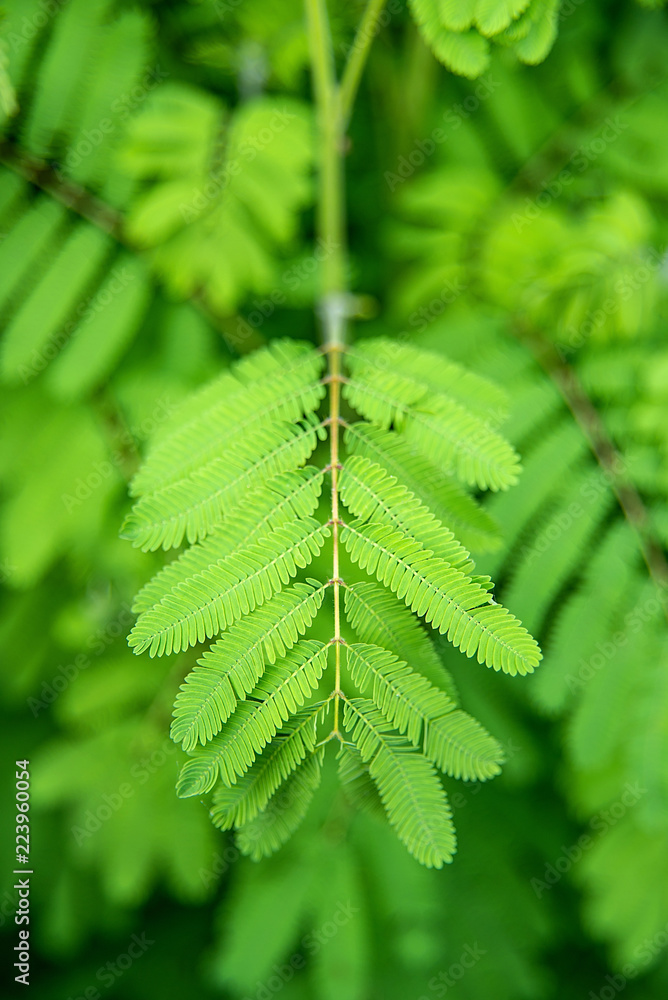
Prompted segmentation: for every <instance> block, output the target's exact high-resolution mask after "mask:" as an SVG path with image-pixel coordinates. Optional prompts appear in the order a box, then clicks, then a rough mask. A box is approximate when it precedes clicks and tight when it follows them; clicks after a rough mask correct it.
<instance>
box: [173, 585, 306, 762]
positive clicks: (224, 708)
mask: <svg viewBox="0 0 668 1000" xmlns="http://www.w3.org/2000/svg"><path fill="white" fill-rule="evenodd" d="M324 596H325V586H323V585H322V584H319V583H317V582H315V581H312V582H310V583H309V584H305V583H296V584H295V585H294V587H292V588H290V589H289V590H284V591H283V592H282V593H280V594H276V595H275V596H274V597H272V598H271V599H270V600H269V601H267V603H266V604H263V605H262V607H261V608H259V609H258V610H257V611H255V612H253V614H251V615H247V616H246V617H245V618H243V619H242V620H241V621H239V622H237V623H235V624H234V625H232V627H231V628H230V629H228V631H227V632H226V633H225V634H224V636H223V637H222V639H219V640H218V642H216V643H215V644H214V645H213V646H212V647H211V649H209V650H207V652H206V653H205V654H204V656H202V657H201V658H200V659H199V660H198V664H199V666H197V667H195V669H194V670H193V671H191V672H190V673H189V674H188V677H187V678H186V680H185V682H184V684H182V686H181V689H180V691H179V693H178V695H177V697H176V703H175V705H174V722H173V724H172V733H171V735H172V739H173V740H175V741H176V742H177V743H181V744H182V746H183V749H184V750H192V749H193V747H195V746H196V745H197V743H198V742H199V743H201V744H202V745H204V744H205V743H206V742H207V741H208V740H211V739H213V737H214V736H215V735H216V733H218V732H220V729H221V728H222V726H223V724H224V723H225V722H226V721H227V719H228V718H229V717H230V715H231V714H232V712H233V711H234V709H235V708H236V706H237V703H238V701H239V700H240V699H241V700H243V699H244V698H245V697H246V695H248V694H250V693H251V691H252V690H253V689H254V688H255V686H256V684H257V682H258V681H259V679H260V677H261V676H262V674H263V673H264V670H265V667H266V665H267V664H269V663H275V662H276V660H277V658H279V657H283V656H285V654H286V653H287V651H288V650H289V649H291V648H292V647H293V646H294V645H295V643H296V642H297V641H298V639H299V637H300V636H303V635H304V633H305V632H306V630H307V628H308V627H309V626H310V625H311V623H312V622H313V619H314V618H315V616H316V614H317V613H318V609H319V608H320V606H321V604H322V602H323V598H324Z"/></svg>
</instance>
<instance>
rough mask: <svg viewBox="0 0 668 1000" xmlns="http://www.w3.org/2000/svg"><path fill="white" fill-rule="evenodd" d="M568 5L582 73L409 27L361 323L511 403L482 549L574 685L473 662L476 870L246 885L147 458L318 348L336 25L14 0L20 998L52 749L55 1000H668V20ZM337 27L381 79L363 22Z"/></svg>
mask: <svg viewBox="0 0 668 1000" xmlns="http://www.w3.org/2000/svg"><path fill="white" fill-rule="evenodd" d="M537 2H538V0H534V3H537ZM541 2H542V0H541ZM543 6H544V7H545V10H546V11H547V12H548V14H550V12H551V14H550V17H551V20H550V26H551V27H550V31H552V29H555V32H552V33H556V41H554V45H553V46H552V48H551V50H550V51H549V54H547V56H546V58H545V60H544V61H543V62H541V63H540V65H536V66H533V65H524V64H523V63H521V62H519V61H518V59H517V54H516V52H515V51H514V50H513V47H512V46H511V47H503V46H502V45H494V46H492V49H491V53H490V60H489V63H488V65H487V66H486V68H482V69H481V74H480V75H479V77H478V78H477V79H467V78H465V77H463V76H459V75H456V74H453V73H451V72H448V71H447V69H445V68H444V67H443V66H442V65H441V64H440V63H439V62H438V61H437V60H436V59H435V58H434V56H433V55H432V54H431V52H430V50H429V48H428V47H427V46H426V45H425V42H424V40H423V38H422V36H421V34H420V32H419V31H418V29H417V27H416V25H415V23H414V21H413V20H412V18H411V14H410V11H409V10H408V9H407V8H406V6H405V5H404V4H403V3H399V2H398V0H394V2H392V3H390V4H389V5H388V7H387V12H386V15H385V16H384V18H383V26H382V30H381V31H380V32H379V34H378V37H377V38H376V39H375V41H374V48H373V52H372V55H371V58H370V62H369V65H368V69H367V73H366V76H365V80H364V83H363V87H362V91H361V94H360V98H359V102H358V106H357V108H356V110H355V114H354V117H353V120H352V124H351V128H350V145H349V149H348V151H347V174H348V188H349V190H348V202H349V237H350V253H351V265H350V282H351V287H352V288H353V289H354V290H355V292H356V293H358V294H359V301H358V311H359V313H360V320H359V322H358V324H357V327H356V335H357V336H367V335H369V334H378V333H380V332H383V333H388V332H389V333H390V334H391V335H393V336H396V337H401V338H409V339H410V340H411V341H413V342H415V343H418V344H421V345H422V346H425V347H428V348H430V349H432V350H437V351H443V352H444V353H445V354H447V355H448V356H450V357H454V358H455V359H457V360H459V361H461V362H463V363H465V364H467V365H469V366H470V367H472V368H473V369H475V370H476V371H478V372H480V373H482V374H486V375H488V376H490V377H492V378H493V379H495V380H496V381H498V382H499V383H500V384H502V385H503V386H504V387H505V388H506V389H507V390H508V392H509V395H510V398H511V404H512V405H511V412H510V415H509V419H508V420H507V422H506V424H505V425H504V430H505V432H506V434H507V435H508V436H509V437H510V438H511V439H512V440H513V442H514V443H515V444H516V446H517V448H518V449H519V451H520V453H521V455H522V457H523V464H524V472H523V475H522V479H521V483H520V485H519V486H518V487H516V488H515V489H513V490H511V491H510V492H509V493H507V494H501V495H498V496H496V497H493V498H491V500H488V501H486V506H487V509H488V511H489V513H490V515H491V516H492V517H493V518H494V519H495V520H496V522H497V524H498V526H499V542H498V544H497V546H496V548H495V549H493V550H491V551H483V549H482V548H481V549H479V550H478V551H474V554H475V556H476V559H477V562H478V564H479V566H480V568H481V571H483V572H490V573H492V575H493V576H494V578H495V579H496V580H497V581H498V587H497V592H498V594H499V595H500V598H501V599H502V600H503V601H504V603H505V604H506V605H508V606H509V607H510V608H511V609H512V610H513V611H514V612H515V613H516V614H517V615H518V616H519V617H521V618H522V620H523V621H524V622H525V624H526V625H527V626H528V627H529V628H530V629H531V630H532V631H533V632H534V634H536V635H537V636H538V637H539V638H540V641H541V643H542V645H543V648H544V651H545V661H544V663H543V665H542V666H541V668H540V670H539V671H537V673H536V675H535V676H534V677H531V678H526V679H519V678H517V679H509V678H505V677H498V676H496V675H491V674H490V673H489V672H485V671H483V670H482V669H481V668H479V667H477V666H476V665H474V664H473V665H472V664H471V663H469V661H467V660H466V659H465V658H464V657H462V656H460V655H459V654H457V653H455V652H453V651H452V650H451V649H449V648H448V647H447V646H446V644H442V647H441V649H440V651H441V653H442V655H443V657H444V659H445V662H446V663H447V666H448V668H449V669H450V670H451V672H452V674H453V676H454V677H455V680H456V683H457V686H458V688H459V691H460V695H461V699H462V703H463V705H464V707H466V708H467V709H468V710H469V711H470V712H472V713H473V714H474V715H476V717H477V718H479V719H480V720H481V721H482V722H483V723H484V724H485V725H486V727H487V728H488V729H489V730H490V731H491V732H492V733H494V734H495V735H496V736H497V737H498V738H499V739H501V740H502V742H503V743H504V745H505V748H506V755H507V758H508V760H507V764H506V766H505V768H504V774H503V775H502V777H501V778H499V779H496V780H495V781H494V782H492V783H490V784H489V785H475V784H472V785H459V786H455V785H453V786H452V787H451V788H450V789H449V790H450V793H451V796H452V804H453V808H454V813H455V821H456V824H457V829H458V838H459V851H458V855H457V857H456V859H455V862H454V864H453V865H451V866H448V867H446V868H445V869H444V870H442V871H439V872H434V871H427V870H425V869H422V868H420V867H419V866H418V865H417V864H416V863H415V862H413V861H412V860H411V859H410V858H409V856H408V855H407V854H406V853H405V852H404V850H403V848H402V847H401V845H400V844H399V843H398V842H396V840H395V839H394V837H393V835H392V834H391V832H390V831H389V830H388V829H387V828H386V827H384V826H382V825H380V824H378V823H376V822H375V821H374V820H373V819H372V818H369V817H366V816H364V815H356V814H354V813H352V812H351V811H350V810H349V809H348V808H347V807H346V806H345V804H343V803H338V804H336V805H335V807H334V808H333V810H332V811H330V812H328V813H327V816H326V818H323V816H322V815H320V814H318V813H317V811H316V812H315V813H314V815H313V816H311V817H310V818H309V819H308V820H307V822H306V824H305V825H304V827H303V828H302V829H301V830H300V832H299V833H298V835H297V836H296V837H295V838H294V840H293V841H292V842H291V844H290V845H288V846H287V847H286V848H285V849H284V850H283V851H281V852H279V854H277V855H276V856H275V857H274V858H272V859H270V860H269V861H265V862H262V863H261V864H254V863H252V862H251V861H249V860H248V859H247V858H242V857H241V856H240V854H239V852H238V850H237V848H236V847H235V845H234V843H233V841H232V840H231V839H230V838H228V835H226V834H223V833H220V832H219V831H216V830H215V829H214V828H213V826H212V825H211V824H210V822H209V819H208V815H207V808H206V803H204V802H199V801H193V800H188V801H183V800H178V799H177V798H176V796H175V794H174V782H175V778H176V774H177V771H178V767H179V759H180V757H181V752H180V751H178V752H177V749H176V747H175V746H174V745H173V744H171V743H170V741H169V739H168V730H169V720H170V714H171V705H172V702H173V699H174V695H175V692H176V690H177V688H178V685H179V683H180V680H181V679H182V677H183V674H184V672H185V671H186V670H187V669H188V668H189V667H190V666H191V665H192V664H193V663H194V660H195V658H196V654H195V653H190V654H189V655H182V656H180V657H172V658H166V659H165V660H164V661H161V662H156V661H153V660H150V659H148V658H146V657H141V658H136V657H134V656H132V655H131V653H130V651H129V649H128V647H127V644H126V639H125V637H126V635H127V632H128V631H129V628H130V626H131V623H132V620H133V618H132V614H131V611H130V605H131V602H132V597H133V595H134V593H135V592H136V591H137V589H138V588H139V586H140V585H141V584H142V583H143V582H144V581H145V580H146V579H148V578H149V576H150V575H151V574H152V573H153V572H154V571H155V569H156V568H157V567H158V566H159V565H160V563H161V557H160V556H159V555H155V556H152V557H147V556H144V555H141V554H140V553H138V552H137V551H136V550H134V549H133V548H132V547H131V546H130V544H129V543H127V542H124V541H122V540H120V539H119V537H118V533H119V528H120V525H121V523H122V520H123V517H124V515H125V513H126V512H127V510H128V507H129V501H128V494H127V483H128V480H129V479H130V477H131V476H132V474H133V472H134V471H135V470H136V468H137V466H138V463H139V462H140V460H141V456H142V454H143V453H144V451H145V448H146V443H147V441H148V440H150V439H152V438H154V437H155V436H159V435H160V434H161V433H164V432H165V431H166V430H167V429H169V427H170V421H173V420H174V413H175V411H176V409H177V407H178V404H179V403H180V401H181V400H182V399H183V398H184V397H185V396H186V395H187V394H188V393H190V392H191V391H192V390H194V389H195V388H197V387H198V386H200V385H201V384H203V383H204V382H206V381H207V380H208V379H209V378H211V377H212V376H214V375H215V374H217V373H218V372H219V371H220V370H221V369H222V368H224V367H225V366H227V365H229V364H230V363H231V362H232V361H233V360H234V358H236V357H238V356H239V355H242V354H245V353H247V352H248V351H249V350H252V349H253V348H254V347H257V346H260V345H262V344H264V343H266V342H268V341H269V340H271V339H272V338H275V337H285V336H287V337H297V338H303V339H310V340H315V339H316V338H317V332H316V325H315V322H314V316H313V306H314V300H315V295H316V288H317V280H318V272H319V268H320V263H321V259H322V257H323V255H325V254H326V253H327V252H328V251H327V248H326V247H322V246H321V247H317V248H316V249H315V250H314V236H313V205H314V197H315V184H314V160H315V156H316V150H315V138H314V122H313V109H312V104H311V97H310V80H309V73H308V51H307V45H306V38H305V31H304V19H303V12H302V7H301V3H300V2H299V0H216V2H214V0H199V2H198V0H165V2H150V0H144V2H131V0H128V2H124V0H117V2H114V0H106V2H105V0H3V2H2V3H1V4H0V135H1V139H0V320H1V322H2V325H3V334H2V338H1V340H0V379H1V382H2V399H1V402H0V421H1V423H2V436H1V440H0V477H1V479H0V499H1V525H0V583H1V585H2V609H3V610H2V623H1V625H0V650H1V652H2V656H1V660H2V667H1V670H2V680H1V684H0V699H1V702H2V708H1V711H2V724H1V725H0V749H1V753H0V767H1V768H2V770H3V775H4V779H3V782H2V788H3V796H4V797H5V798H4V801H3V804H2V815H3V823H2V828H1V837H2V851H1V855H2V858H3V866H2V871H0V930H1V931H2V937H3V945H4V949H5V955H6V956H7V962H6V966H5V969H4V970H3V976H5V981H6V982H7V984H8V988H10V989H11V987H13V985H14V984H13V982H12V979H13V974H12V973H11V970H10V966H11V962H12V961H13V959H10V958H9V956H10V954H12V948H13V946H14V944H15V942H16V927H15V925H14V923H13V914H14V909H15V906H16V899H15V894H14V892H13V890H12V888H11V887H12V884H13V876H12V874H11V871H12V865H13V843H14V828H13V827H14V820H13V816H12V809H11V802H12V798H13V784H14V774H13V772H14V761H15V760H17V759H21V760H22V759H25V758H28V759H29V760H30V762H31V778H32V792H31V823H32V829H33V833H32V840H31V848H32V862H33V868H34V871H35V874H34V876H33V878H32V911H31V912H32V920H31V949H32V989H33V991H34V993H33V995H35V996H38V997H39V998H40V1000H52V998H53V1000H56V998H63V1000H66V998H68V997H72V998H75V997H86V998H87V1000H93V998H98V997H107V996H109V997H112V996H114V997H122V998H128V1000H132V998H135V997H136V998H139V997H141V998H142V1000H146V998H151V997H157V996H165V995H166V996H171V995H183V996H192V997H198V998H203V1000H204V998H206V1000H208V998H212V1000H213V998H223V1000H228V998H229V1000H271V998H273V997H274V996H280V997H281V998H284V1000H306V998H309V1000H334V998H336V1000H380V998H382V1000H394V998H396V1000H424V998H427V1000H432V998H438V997H443V996H451V995H452V996H456V997H458V998H460V1000H489V998H490V997H494V1000H551V998H565V997H568V998H578V997H582V998H583V1000H585V998H592V997H594V998H601V1000H612V998H613V997H615V996H617V994H622V993H623V995H624V997H628V998H629V1000H631V998H636V997H637V998H642V1000H659V998H662V997H664V996H665V995H666V990H667V989H668V632H667V630H666V613H665V607H666V605H665V592H666V591H665V588H666V582H667V581H668V573H667V572H666V562H665V549H666V543H667V542H668V507H667V504H666V500H667V496H668V465H667V464H666V458H667V456H668V344H667V343H666V335H665V328H666V327H665V324H666V315H667V311H668V310H667V303H668V289H667V281H668V269H667V266H666V256H665V247H666V233H667V230H668V130H667V129H666V120H667V112H668V81H667V79H666V73H667V67H668V59H667V55H668V16H667V15H666V13H665V12H664V11H662V10H661V5H660V4H659V3H656V2H649V3H645V4H644V5H640V4H638V3H636V2H634V0H619V2H618V0H614V2H610V0H588V2H582V0H579V2H578V0H565V2H564V3H563V4H562V5H561V6H559V4H555V3H552V4H550V3H545V4H543ZM329 8H330V13H331V17H332V25H333V33H334V44H335V49H336V52H337V57H338V58H339V60H341V61H342V60H344V58H345V56H346V53H347V52H348V51H349V48H350V45H351V43H352V39H353V37H354V30H355V26H356V24H357V23H358V21H359V18H360V15H361V12H362V9H363V5H362V4H361V3H360V2H356V0H330V3H329ZM551 40H552V39H551V36H550V38H549V39H547V42H546V45H545V48H546V49H549V48H550V44H549V43H550V42H551ZM7 970H9V971H7ZM3 990H4V986H3Z"/></svg>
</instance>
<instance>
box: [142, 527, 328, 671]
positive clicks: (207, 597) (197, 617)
mask: <svg viewBox="0 0 668 1000" xmlns="http://www.w3.org/2000/svg"><path fill="white" fill-rule="evenodd" d="M329 533H330V531H329V528H327V527H323V525H321V524H319V523H318V522H317V521H316V520H314V518H303V519H301V520H298V521H293V522H292V523H291V524H290V525H286V526H285V527H282V528H277V529H276V530H275V531H271V532H270V533H269V534H268V535H266V537H265V538H264V539H263V540H262V542H261V543H255V544H253V545H249V546H248V548H245V549H242V550H241V551H239V552H237V553H236V554H235V555H234V556H230V557H229V558H228V559H225V560H219V561H218V562H217V563H215V564H213V565H212V566H211V567H209V569H207V570H205V571H204V572H202V573H197V574H195V576H194V577H192V578H191V579H189V580H188V581H186V582H185V583H183V584H178V585H177V586H176V587H174V588H173V590H171V591H170V592H168V594H167V595H166V596H165V597H163V598H162V600H161V601H160V603H159V604H156V605H155V606H154V607H153V608H150V609H149V610H148V611H145V612H144V613H143V614H142V615H140V616H139V619H138V621H137V623H136V625H135V626H134V628H133V630H132V633H131V635H130V639H129V642H130V645H131V646H133V647H134V648H135V651H136V652H137V653H141V652H143V651H144V650H146V649H148V650H149V652H150V653H151V655H153V656H155V655H159V656H161V655H162V654H163V653H171V652H172V650H175V651H178V650H182V649H187V648H188V646H194V645H195V643H197V642H204V640H205V639H207V638H209V639H211V638H213V636H215V635H217V634H218V633H219V632H221V631H222V630H223V629H224V628H225V627H227V626H228V625H231V624H232V622H234V621H236V620H237V619H238V618H240V617H242V615H245V614H248V613H249V612H250V611H253V610H254V609H255V608H256V607H258V606H259V605H261V604H262V603H263V602H264V601H266V600H267V599H268V598H269V597H271V596H272V595H273V594H275V593H277V592H278V591H279V590H281V589H282V588H283V586H284V585H285V584H287V583H288V582H289V580H290V578H291V577H293V576H295V574H296V573H297V570H298V569H300V568H301V569H304V568H305V567H306V566H308V565H309V563H310V562H311V560H312V559H313V557H314V556H316V555H317V554H318V553H319V552H320V549H321V548H322V546H323V545H324V542H325V539H326V538H327V537H328V535H329Z"/></svg>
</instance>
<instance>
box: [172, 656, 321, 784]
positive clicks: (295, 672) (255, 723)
mask: <svg viewBox="0 0 668 1000" xmlns="http://www.w3.org/2000/svg"><path fill="white" fill-rule="evenodd" d="M327 650H328V647H327V646H326V645H325V644H324V643H322V642H315V641H313V640H302V641H301V642H299V643H297V645H296V646H294V647H293V648H292V649H291V650H290V652H289V653H287V654H286V656H285V657H283V659H281V660H279V661H277V662H276V663H275V664H273V665H272V666H271V667H269V668H268V669H267V670H266V671H265V673H264V675H263V677H262V678H261V680H260V682H259V683H258V685H257V686H256V687H255V688H254V690H253V700H252V701H245V702H243V704H241V705H239V707H238V708H237V710H236V712H235V713H234V714H233V715H232V716H231V717H230V719H229V720H228V722H227V725H226V727H225V732H223V733H219V734H218V735H217V736H214V738H213V739H212V740H211V741H210V742H209V743H208V744H207V745H206V747H204V748H202V749H201V750H198V751H196V752H195V754H194V756H193V757H192V758H191V759H190V760H189V761H187V762H186V763H185V764H184V765H183V768H182V770H181V774H180V776H179V781H178V784H177V792H178V794H179V795H180V796H181V797H183V798H186V797H188V796H190V795H200V794H202V793H203V792H209V791H211V789H212V788H213V786H214V785H215V783H216V781H217V780H218V778H219V777H220V778H221V779H222V781H223V782H224V783H225V784H227V785H233V784H234V783H235V782H236V781H237V780H238V778H239V777H240V776H241V775H242V774H245V773H246V771H247V770H248V768H249V767H250V766H251V764H252V763H253V761H254V760H255V758H256V757H257V755H258V754H259V753H261V752H262V750H263V749H264V747H265V746H266V745H267V744H268V743H269V742H270V741H271V740H272V739H273V738H274V737H275V736H276V734H277V733H278V732H279V730H280V729H281V727H282V725H283V723H285V722H287V720H288V719H289V718H290V716H291V715H295V714H296V713H297V711H298V709H299V708H301V707H302V706H303V705H304V703H305V701H306V699H307V698H309V697H310V696H311V695H312V694H313V692H314V691H315V690H316V688H317V687H318V682H319V681H320V678H321V677H322V673H323V671H324V669H325V665H326V661H327Z"/></svg>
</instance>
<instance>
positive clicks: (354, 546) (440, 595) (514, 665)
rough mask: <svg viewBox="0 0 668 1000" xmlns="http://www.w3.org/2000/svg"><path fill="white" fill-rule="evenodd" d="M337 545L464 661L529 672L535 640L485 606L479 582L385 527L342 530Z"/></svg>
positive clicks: (534, 662)
mask: <svg viewBox="0 0 668 1000" xmlns="http://www.w3.org/2000/svg"><path fill="white" fill-rule="evenodd" d="M342 540H343V542H344V544H345V546H346V548H347V550H348V552H349V554H350V557H351V559H352V560H353V562H355V563H357V564H358V565H359V566H360V567H361V568H362V569H365V570H366V571H367V572H368V573H370V574H371V575H375V576H376V578H377V579H378V580H379V581H380V582H381V583H383V584H385V585H386V586H388V587H389V588H390V589H391V590H392V591H393V592H394V593H396V594H397V596H398V597H400V598H401V599H402V600H404V601H405V602H406V604H407V605H408V607H410V608H411V609H412V610H413V611H415V612H416V613H417V614H418V615H420V616H422V617H424V618H425V620H426V621H427V622H429V623H430V624H431V625H432V627H433V628H435V629H438V631H439V632H441V633H443V634H447V637H448V639H449V640H450V642H452V644H453V645H454V646H456V647H457V648H459V649H461V650H462V652H463V653H465V654H466V655H467V656H477V659H478V662H479V663H486V664H487V666H488V667H493V668H494V670H503V671H504V673H508V674H527V673H531V672H532V671H533V670H534V668H535V667H536V665H537V664H538V662H539V660H540V651H539V649H538V645H537V643H536V641H535V640H534V639H533V638H532V637H531V636H530V635H529V633H528V632H527V630H526V629H525V628H523V627H522V626H521V625H520V623H519V622H518V621H517V619H516V618H514V617H513V616H512V615H511V614H510V613H509V612H508V611H506V609H505V608H503V607H501V606H500V605H498V604H490V601H491V598H490V596H489V594H488V593H487V591H486V590H485V589H484V588H483V587H481V586H480V584H479V583H476V582H475V581H473V580H472V579H471V578H470V577H468V576H466V575H465V574H464V573H461V572H460V571H459V570H455V569H452V568H451V567H450V566H449V565H448V564H447V563H445V562H443V560H439V559H435V558H434V557H433V556H432V554H431V552H429V551H428V550H426V549H424V548H423V547H422V546H421V545H420V544H419V543H418V542H414V541H413V540H412V539H410V538H409V537H408V536H407V535H405V534H404V533H403V532H401V531H399V530H398V529H396V528H390V527H387V526H385V525H365V524H359V523H354V524H350V525H345V526H344V528H343V532H342Z"/></svg>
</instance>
